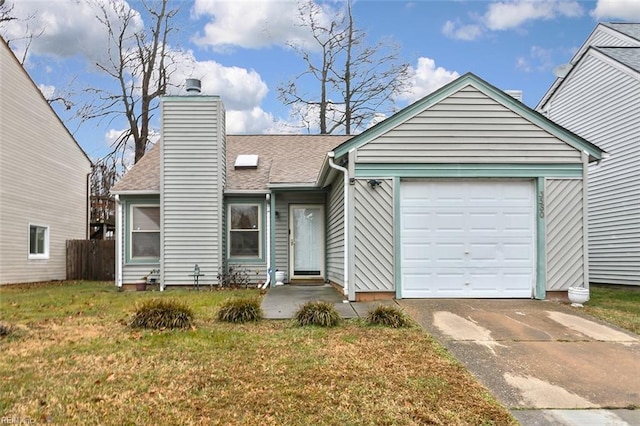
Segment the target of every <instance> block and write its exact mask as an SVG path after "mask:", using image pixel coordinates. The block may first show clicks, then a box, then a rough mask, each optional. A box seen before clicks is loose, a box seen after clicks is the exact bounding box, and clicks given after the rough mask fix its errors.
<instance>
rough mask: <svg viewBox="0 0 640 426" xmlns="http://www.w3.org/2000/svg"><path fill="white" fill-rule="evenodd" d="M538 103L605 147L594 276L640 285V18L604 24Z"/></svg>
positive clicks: (592, 186)
mask: <svg viewBox="0 0 640 426" xmlns="http://www.w3.org/2000/svg"><path fill="white" fill-rule="evenodd" d="M536 109H537V110H538V111H540V112H542V113H543V114H545V115H546V116H547V117H548V118H550V119H551V120H553V121H555V122H556V123H558V124H560V125H562V126H564V127H566V128H567V129H569V130H571V131H572V132H574V133H576V134H578V135H580V136H582V137H583V138H586V139H588V140H589V141H591V142H593V143H595V144H597V145H598V146H599V147H601V148H602V149H604V150H605V151H606V152H607V154H608V157H605V158H604V159H603V160H602V161H600V162H597V163H595V164H592V165H591V166H590V167H589V187H588V202H589V215H588V231H589V278H590V281H591V282H593V283H608V284H627V285H640V114H639V112H640V24H625V23H616V24H609V23H603V24H599V25H598V26H597V27H596V28H595V29H594V31H593V32H592V33H591V35H590V36H589V37H588V39H587V40H586V42H585V43H584V44H583V45H582V47H581V48H580V49H579V50H578V52H577V53H576V54H575V55H574V57H573V58H572V59H571V61H570V62H569V64H568V66H567V68H566V69H565V72H564V73H563V74H560V75H559V76H558V78H557V79H556V81H555V82H554V83H553V85H552V86H551V88H550V89H549V90H548V91H547V93H546V94H545V95H544V97H543V98H542V100H541V101H540V103H539V104H538V106H537V107H536Z"/></svg>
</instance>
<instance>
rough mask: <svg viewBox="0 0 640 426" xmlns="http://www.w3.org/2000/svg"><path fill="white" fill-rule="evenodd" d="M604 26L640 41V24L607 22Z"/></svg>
mask: <svg viewBox="0 0 640 426" xmlns="http://www.w3.org/2000/svg"><path fill="white" fill-rule="evenodd" d="M603 25H605V26H607V27H609V28H612V29H614V30H616V31H618V32H621V33H622V34H625V35H628V36H629V37H632V38H635V39H636V40H639V41H640V23H623V22H606V23H603Z"/></svg>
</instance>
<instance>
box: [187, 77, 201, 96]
mask: <svg viewBox="0 0 640 426" xmlns="http://www.w3.org/2000/svg"><path fill="white" fill-rule="evenodd" d="M185 88H186V89H187V94H188V95H199V94H200V88H201V83H200V80H198V79H197V78H188V79H187V84H186V85H185Z"/></svg>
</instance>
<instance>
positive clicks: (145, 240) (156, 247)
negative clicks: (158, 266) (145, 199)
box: [130, 205, 160, 260]
mask: <svg viewBox="0 0 640 426" xmlns="http://www.w3.org/2000/svg"><path fill="white" fill-rule="evenodd" d="M130 249H131V251H130V258H131V259H132V260H136V259H139V260H142V259H153V260H157V259H159V258H160V207H159V206H157V205H153V206H147V205H132V206H131V235H130Z"/></svg>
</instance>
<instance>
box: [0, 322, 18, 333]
mask: <svg viewBox="0 0 640 426" xmlns="http://www.w3.org/2000/svg"><path fill="white" fill-rule="evenodd" d="M15 331H16V330H15V328H14V327H13V326H12V325H10V324H6V323H4V322H0V337H9V336H13V334H14V333H15Z"/></svg>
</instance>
